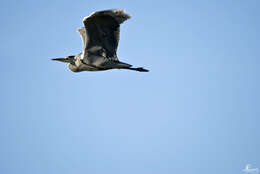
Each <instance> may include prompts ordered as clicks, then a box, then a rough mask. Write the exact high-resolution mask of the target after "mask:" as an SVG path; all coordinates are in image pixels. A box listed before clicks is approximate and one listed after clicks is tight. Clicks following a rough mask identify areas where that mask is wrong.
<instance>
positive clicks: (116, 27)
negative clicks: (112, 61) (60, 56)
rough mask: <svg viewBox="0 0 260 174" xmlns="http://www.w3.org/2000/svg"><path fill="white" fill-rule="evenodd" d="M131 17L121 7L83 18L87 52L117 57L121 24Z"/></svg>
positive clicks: (85, 49)
mask: <svg viewBox="0 0 260 174" xmlns="http://www.w3.org/2000/svg"><path fill="white" fill-rule="evenodd" d="M129 18H130V16H129V15H127V14H126V13H125V12H124V11H123V10H121V9H116V10H105V11H98V12H94V13H92V14H91V15H89V16H87V17H85V18H84V19H83V23H84V26H85V33H86V37H85V41H84V39H83V42H85V44H83V45H84V46H85V47H84V51H85V54H102V55H106V57H107V58H112V57H116V51H117V47H118V42H119V36H120V24H122V23H123V22H124V21H126V20H127V19H129ZM81 35H82V34H81ZM82 38H83V37H82ZM86 38H87V39H86ZM93 48H100V49H99V50H97V49H93ZM91 50H95V51H94V52H93V51H91Z"/></svg>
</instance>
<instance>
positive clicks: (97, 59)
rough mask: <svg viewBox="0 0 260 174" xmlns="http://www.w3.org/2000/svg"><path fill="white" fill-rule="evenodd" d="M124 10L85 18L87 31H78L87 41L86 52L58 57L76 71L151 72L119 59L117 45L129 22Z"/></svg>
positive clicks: (80, 29)
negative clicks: (121, 70)
mask: <svg viewBox="0 0 260 174" xmlns="http://www.w3.org/2000/svg"><path fill="white" fill-rule="evenodd" d="M129 18H130V16H129V15H127V14H126V13H125V12H124V11H123V10H121V9H116V10H105V11H98V12H94V13H92V14H91V15H89V16H87V17H85V18H84V19H83V24H84V27H83V28H79V29H78V32H79V34H80V36H81V39H82V42H83V52H82V53H79V54H78V55H76V56H68V57H65V58H55V59H52V60H57V61H61V62H66V63H69V66H68V67H69V69H70V70H71V71H73V72H81V71H102V70H109V69H129V70H135V71H141V72H147V71H148V70H146V69H144V68H142V67H139V68H132V65H130V64H127V63H124V62H120V61H119V59H118V58H117V46H118V42H119V37H120V24H122V23H123V22H124V21H126V20H127V19H129Z"/></svg>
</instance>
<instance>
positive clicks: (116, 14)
mask: <svg viewBox="0 0 260 174" xmlns="http://www.w3.org/2000/svg"><path fill="white" fill-rule="evenodd" d="M100 15H101V16H102V15H105V16H106V15H107V16H111V17H113V18H114V19H115V20H116V21H117V22H118V23H119V24H121V23H123V22H124V21H126V20H127V19H129V18H130V16H129V15H128V14H126V13H125V12H124V10H123V9H112V10H103V11H97V12H94V13H91V14H90V15H89V16H86V17H84V18H83V23H85V22H86V21H87V20H88V19H90V18H92V17H95V16H100Z"/></svg>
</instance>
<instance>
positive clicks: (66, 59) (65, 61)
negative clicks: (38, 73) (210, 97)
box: [52, 56, 75, 63]
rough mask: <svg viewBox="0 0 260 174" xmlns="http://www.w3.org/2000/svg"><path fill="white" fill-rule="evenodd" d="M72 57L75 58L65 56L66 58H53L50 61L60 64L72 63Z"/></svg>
mask: <svg viewBox="0 0 260 174" xmlns="http://www.w3.org/2000/svg"><path fill="white" fill-rule="evenodd" d="M74 57H75V56H67V57H64V58H55V59H52V60H56V61H60V62H64V63H73V62H74Z"/></svg>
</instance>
